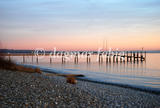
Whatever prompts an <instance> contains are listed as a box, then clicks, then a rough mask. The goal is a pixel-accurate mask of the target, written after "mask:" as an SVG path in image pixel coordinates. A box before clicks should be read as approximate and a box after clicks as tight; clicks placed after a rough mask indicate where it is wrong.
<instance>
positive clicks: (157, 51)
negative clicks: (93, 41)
mask: <svg viewBox="0 0 160 108" xmlns="http://www.w3.org/2000/svg"><path fill="white" fill-rule="evenodd" d="M34 51H35V50H23V49H22V50H15V49H0V53H33V52H34ZM112 51H115V50H112ZM129 51H130V50H129ZM131 51H132V50H131ZM133 51H141V50H133ZM45 52H46V53H50V52H53V51H50V50H45ZM56 52H64V51H56ZM79 52H86V51H79ZM91 52H94V53H97V51H91ZM146 53H160V50H146Z"/></svg>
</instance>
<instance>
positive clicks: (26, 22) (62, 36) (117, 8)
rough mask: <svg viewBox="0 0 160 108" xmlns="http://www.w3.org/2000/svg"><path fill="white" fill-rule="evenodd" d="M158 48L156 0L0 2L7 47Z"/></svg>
mask: <svg viewBox="0 0 160 108" xmlns="http://www.w3.org/2000/svg"><path fill="white" fill-rule="evenodd" d="M105 40H107V48H113V49H114V48H119V49H140V48H142V47H144V48H145V49H147V50H160V0H1V1H0V42H1V45H2V47H3V48H9V49H35V48H44V49H53V48H54V47H57V49H59V50H96V49H98V48H100V47H103V46H104V44H103V43H105V42H104V41H105Z"/></svg>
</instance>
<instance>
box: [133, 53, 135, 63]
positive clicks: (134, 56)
mask: <svg viewBox="0 0 160 108" xmlns="http://www.w3.org/2000/svg"><path fill="white" fill-rule="evenodd" d="M133 60H134V62H135V52H133Z"/></svg>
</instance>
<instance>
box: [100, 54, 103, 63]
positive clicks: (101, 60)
mask: <svg viewBox="0 0 160 108" xmlns="http://www.w3.org/2000/svg"><path fill="white" fill-rule="evenodd" d="M102 62H103V58H102V54H99V63H102Z"/></svg>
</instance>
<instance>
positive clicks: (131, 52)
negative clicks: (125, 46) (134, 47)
mask: <svg viewBox="0 0 160 108" xmlns="http://www.w3.org/2000/svg"><path fill="white" fill-rule="evenodd" d="M130 61H131V62H132V51H131V56H130Z"/></svg>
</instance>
